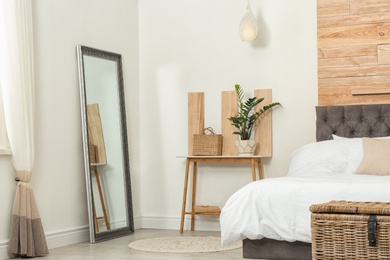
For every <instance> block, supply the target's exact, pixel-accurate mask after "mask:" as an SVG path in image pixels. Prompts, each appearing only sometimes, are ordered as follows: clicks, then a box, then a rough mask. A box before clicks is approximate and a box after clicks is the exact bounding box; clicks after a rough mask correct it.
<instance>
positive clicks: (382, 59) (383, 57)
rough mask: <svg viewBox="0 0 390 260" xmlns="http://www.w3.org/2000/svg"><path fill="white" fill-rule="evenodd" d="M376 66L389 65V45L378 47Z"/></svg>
mask: <svg viewBox="0 0 390 260" xmlns="http://www.w3.org/2000/svg"><path fill="white" fill-rule="evenodd" d="M378 64H381V65H383V64H390V44H380V45H378Z"/></svg>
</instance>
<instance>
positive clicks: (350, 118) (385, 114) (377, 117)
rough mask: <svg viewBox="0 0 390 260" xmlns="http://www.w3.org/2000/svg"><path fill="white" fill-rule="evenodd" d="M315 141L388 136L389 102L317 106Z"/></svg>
mask: <svg viewBox="0 0 390 260" xmlns="http://www.w3.org/2000/svg"><path fill="white" fill-rule="evenodd" d="M316 113H317V122H316V124H317V133H316V136H317V141H324V140H329V139H332V134H335V135H338V136H344V137H349V138H352V137H381V136H390V104H383V105H348V106H317V107H316Z"/></svg>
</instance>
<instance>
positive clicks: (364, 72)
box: [318, 65, 390, 79]
mask: <svg viewBox="0 0 390 260" xmlns="http://www.w3.org/2000/svg"><path fill="white" fill-rule="evenodd" d="M381 75H390V65H383V66H364V67H342V68H322V69H321V70H320V71H319V72H318V78H320V79H323V78H343V77H362V76H381Z"/></svg>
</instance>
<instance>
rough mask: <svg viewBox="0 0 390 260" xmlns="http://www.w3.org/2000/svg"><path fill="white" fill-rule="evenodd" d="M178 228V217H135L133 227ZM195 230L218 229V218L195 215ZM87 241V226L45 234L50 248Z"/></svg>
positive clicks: (3, 253) (1, 257)
mask: <svg viewBox="0 0 390 260" xmlns="http://www.w3.org/2000/svg"><path fill="white" fill-rule="evenodd" d="M141 228H147V229H171V230H179V229H180V218H179V217H155V216H153V217H135V218H134V229H141ZM189 228H190V218H189V217H188V218H186V219H185V221H184V229H185V230H189ZM195 230H202V231H205V230H207V231H220V226H219V220H218V218H215V217H196V219H195ZM86 241H89V227H88V226H83V227H80V228H76V229H71V230H65V231H62V232H55V233H49V234H46V242H47V246H48V248H49V250H50V249H53V248H57V247H63V246H68V245H72V244H77V243H81V242H86ZM7 249H8V241H5V242H2V243H0V260H5V259H9V256H8V252H7Z"/></svg>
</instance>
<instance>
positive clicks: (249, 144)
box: [228, 84, 281, 155]
mask: <svg viewBox="0 0 390 260" xmlns="http://www.w3.org/2000/svg"><path fill="white" fill-rule="evenodd" d="M235 91H236V97H237V103H238V113H237V115H235V116H232V117H229V118H228V119H229V120H230V121H231V122H232V125H234V126H235V127H236V128H237V131H234V132H233V134H236V135H239V141H237V142H236V146H237V149H238V153H239V155H253V153H254V151H255V149H256V141H255V140H252V139H251V137H252V131H253V129H254V127H255V125H256V123H257V122H258V120H259V117H260V116H261V115H262V114H264V113H265V112H266V111H268V110H269V109H271V108H273V107H275V106H280V105H281V104H280V103H279V102H273V103H270V104H268V105H265V106H263V107H260V109H258V110H257V111H256V110H255V107H256V106H257V105H258V104H260V103H261V102H263V100H264V98H257V97H252V98H248V99H247V100H246V101H244V90H243V89H242V88H241V86H240V85H239V84H236V85H235Z"/></svg>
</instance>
